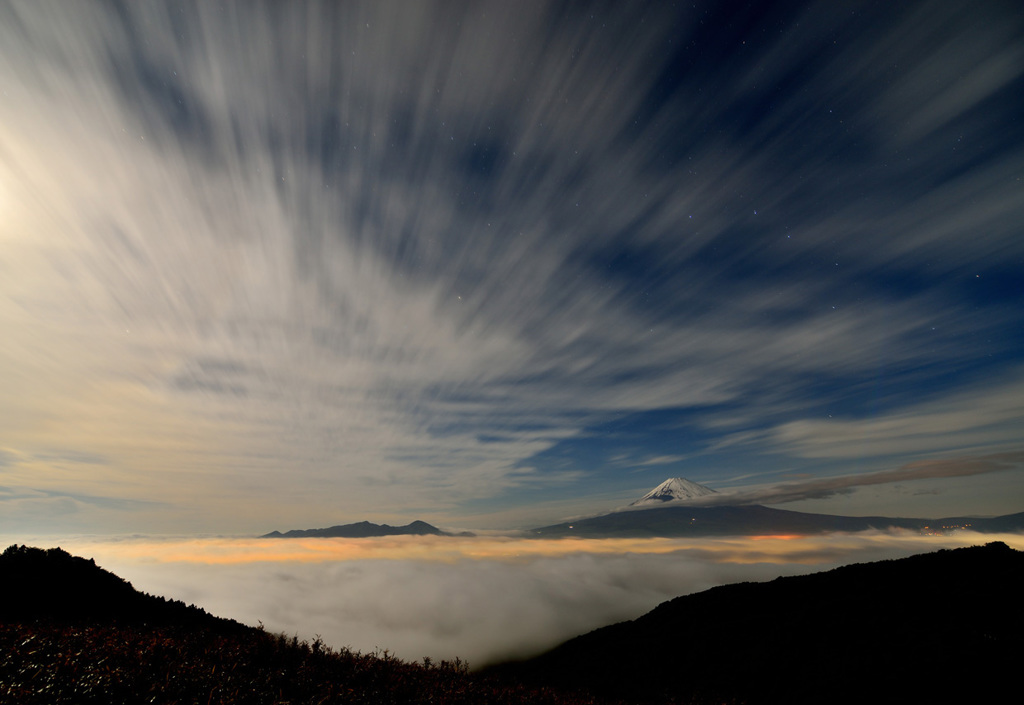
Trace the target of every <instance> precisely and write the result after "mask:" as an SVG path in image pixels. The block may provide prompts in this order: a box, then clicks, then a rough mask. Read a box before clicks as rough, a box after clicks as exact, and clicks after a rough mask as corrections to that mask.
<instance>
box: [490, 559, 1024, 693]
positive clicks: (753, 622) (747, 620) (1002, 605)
mask: <svg viewBox="0 0 1024 705" xmlns="http://www.w3.org/2000/svg"><path fill="white" fill-rule="evenodd" d="M1021 595H1024V553H1022V552H1020V551H1015V550H1012V549H1010V548H1009V547H1007V546H1006V545H1005V544H1003V543H990V544H987V545H986V546H983V547H981V546H976V547H972V548H962V549H957V550H943V551H938V552H937V553H931V554H922V555H917V556H911V557H909V558H904V559H901V560H892V561H882V562H878V563H868V564H860V565H851V566H846V567H843V568H837V569H835V570H831V571H828V572H825V573H816V574H813V575H807V576H799V577H785V578H778V579H776V580H774V581H771V582H767V583H740V584H734V585H725V586H721V587H717V588H712V589H711V590H707V591H705V592H701V593H697V594H693V595H688V596H684V597H679V598H676V599H674V600H671V601H669V602H665V603H663V604H661V605H660V606H658V607H657V608H656V609H654V610H653V611H651V612H649V613H648V614H646V615H644V616H643V617H640V618H639V619H636V620H633V621H631V622H623V623H620V624H616V625H612V626H609V627H605V628H603V629H598V630H596V631H594V632H591V633H589V634H586V635H584V636H580V637H577V638H575V639H572V640H570V641H568V642H566V643H564V644H562V645H561V646H559V647H557V648H556V649H554V650H553V651H551V652H549V653H547V654H544V655H542V656H540V657H538V658H535V659H532V660H529V661H525V662H520V663H515V664H505V665H502V666H497V667H494V668H492V669H489V671H490V672H491V673H496V674H500V675H501V676H502V677H505V678H518V679H522V680H523V681H524V682H527V683H544V684H545V685H555V686H558V687H569V688H580V689H584V690H587V691H590V692H598V693H601V694H603V695H607V696H612V697H622V698H625V699H628V700H631V701H634V702H701V703H703V702H718V703H721V702H747V703H752V704H753V703H895V702H904V703H954V702H956V703H966V702H979V703H980V702H1008V701H1009V700H1013V699H1016V697H1019V677H1018V671H1019V667H1020V663H1021V659H1022V658H1024V603H1022V601H1021ZM1014 692H1016V693H1018V695H1017V696H1012V695H1010V694H1011V693H1014Z"/></svg>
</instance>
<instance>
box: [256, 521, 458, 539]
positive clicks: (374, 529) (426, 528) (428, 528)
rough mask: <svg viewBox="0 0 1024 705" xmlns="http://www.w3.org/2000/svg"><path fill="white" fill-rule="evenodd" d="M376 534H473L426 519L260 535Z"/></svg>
mask: <svg viewBox="0 0 1024 705" xmlns="http://www.w3.org/2000/svg"><path fill="white" fill-rule="evenodd" d="M374 536H473V534H472V533H470V532H468V531H464V532H462V533H458V534H453V533H449V532H447V531H441V530H440V529H438V528H437V527H436V526H432V525H430V524H428V523H427V522H425V521H418V520H417V521H414V522H411V523H409V524H406V525H405V526H390V525H389V524H374V523H373V522H369V521H360V522H356V523H354V524H341V525H338V526H329V527H327V528H326V529H292V530H291V531H286V532H284V533H281V532H280V531H271V532H270V533H269V534H264V535H263V536H260V538H261V539H298V538H347V539H362V538H370V537H374Z"/></svg>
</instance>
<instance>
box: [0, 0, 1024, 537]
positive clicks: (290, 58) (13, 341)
mask: <svg viewBox="0 0 1024 705" xmlns="http://www.w3.org/2000/svg"><path fill="white" fill-rule="evenodd" d="M794 7H795V8H796V9H795V10H793V11H791V10H790V9H789V8H788V6H787V7H785V8H783V7H781V6H780V7H773V9H772V10H771V13H770V14H772V16H773V17H774V16H776V15H777V19H778V20H779V22H778V26H779V27H780V28H782V31H781V32H780V31H778V30H776V29H774V28H773V29H772V31H771V32H764V33H760V34H759V33H757V32H754V33H752V34H750V35H749V36H748V35H746V34H744V31H743V30H742V29H740V28H739V26H737V27H734V26H733V24H732V23H728V22H725V21H723V20H722V18H720V17H718V16H717V15H716V14H715V12H720V11H721V10H716V9H715V7H713V6H708V7H707V8H704V9H705V10H707V11H708V12H710V13H711V14H709V15H707V16H706V17H705V16H704V15H699V14H697V13H696V12H695V11H691V9H689V8H683V9H672V8H668V7H663V6H662V5H661V4H658V3H653V4H649V5H644V6H642V7H639V8H638V7H633V6H622V7H610V8H603V9H602V10H601V12H600V13H590V12H580V11H577V10H576V9H573V8H564V9H559V8H557V7H556V6H554V5H551V4H547V3H530V4H528V5H526V6H519V5H516V6H515V7H512V6H510V5H508V4H507V3H480V4H474V5H473V6H471V7H459V6H454V5H451V4H449V3H440V2H439V3H430V2H423V3H417V4H416V6H415V7H409V6H408V4H405V3H402V4H394V3H388V2H374V3H344V4H335V5H328V6H315V5H312V4H307V3H289V4H288V5H287V6H282V7H273V8H272V7H271V6H269V5H237V6H236V5H229V6H214V5H206V4H199V5H196V6H194V7H189V8H183V7H179V6H176V5H171V4H163V3H152V4H146V5H136V4H127V5H123V6H116V7H115V6H112V5H107V4H97V3H81V4H76V5H74V6H72V7H67V6H60V7H57V6H55V5H51V4H46V3H12V4H7V5H4V6H3V8H2V9H0V13H2V18H3V19H2V21H0V47H2V48H0V78H2V83H3V100H2V101H0V216H2V217H0V246H2V249H3V255H2V256H0V282H2V284H0V325H2V326H3V330H4V331H5V335H4V336H3V337H4V340H3V342H2V343H0V376H2V377H3V379H4V380H5V384H4V385H3V388H2V389H0V428H3V429H4V434H5V435H4V436H3V438H2V439H0V441H2V442H3V444H4V447H5V448H10V449H11V451H12V452H15V453H17V454H18V455H19V457H22V456H24V457H29V456H32V457H36V462H35V464H34V465H31V466H29V465H28V464H22V463H14V464H8V465H7V466H5V469H4V478H5V479H4V481H5V482H7V483H8V484H11V485H19V486H34V487H40V488H43V489H47V490H52V491H57V490H58V489H60V488H64V490H66V491H73V492H77V493H80V494H82V495H83V496H84V495H97V496H99V495H102V494H104V491H101V490H100V489H99V487H100V486H103V487H110V486H117V487H119V488H120V490H119V492H121V493H122V494H123V496H124V497H125V498H126V499H137V500H140V501H141V500H146V499H149V498H153V497H160V498H162V500H166V501H168V502H169V503H172V504H175V505H176V506H177V507H178V509H179V510H180V511H183V512H187V513H189V516H190V517H191V516H194V515H193V514H191V513H190V512H192V511H193V509H194V510H195V511H196V512H199V513H202V512H201V507H204V506H205V507H206V508H208V509H210V510H211V511H208V512H207V516H208V519H207V520H206V521H208V522H209V523H208V524H204V525H203V526H202V527H201V528H211V529H212V528H215V526H214V525H215V524H216V523H217V521H219V520H220V519H218V518H223V520H224V521H226V522H242V524H244V525H245V527H246V528H253V529H256V528H257V527H256V526H254V525H253V526H251V527H250V524H255V522H257V521H260V522H262V521H264V520H263V519H262V518H260V519H258V520H257V519H255V518H253V512H252V510H251V507H252V506H254V503H255V504H258V505H259V506H260V512H261V513H262V514H263V515H267V514H273V515H274V516H275V523H278V522H290V523H296V522H299V521H305V520H307V519H308V518H309V517H312V516H321V517H329V516H331V517H333V516H337V515H338V514H339V513H345V514H348V515H352V513H355V512H364V511H367V510H366V508H367V507H368V506H371V505H372V506H373V507H374V508H375V511H379V512H381V514H378V515H376V516H377V518H379V519H384V518H387V517H388V516H390V515H394V514H402V513H408V512H411V511H418V510H421V509H424V508H426V509H429V510H431V511H434V512H439V513H455V512H458V511H461V510H462V509H461V508H463V507H464V505H465V503H466V502H469V501H473V500H478V499H482V498H488V497H495V496H500V495H502V493H506V492H512V491H517V490H521V489H523V488H530V487H534V488H542V487H549V486H557V485H559V484H560V483H564V480H565V479H566V478H567V477H577V476H578V475H573V474H572V473H568V472H567V473H566V474H561V475H560V474H558V473H557V472H555V471H553V470H545V469H544V468H541V467H540V466H539V465H538V464H537V463H534V462H531V459H533V458H536V456H537V455H538V454H540V453H542V452H543V451H545V450H548V449H550V448H552V447H554V446H555V445H556V444H557V443H559V442H561V441H563V440H565V439H567V438H574V437H577V436H583V435H585V434H586V431H587V429H588V428H590V427H592V426H593V424H595V423H599V422H603V421H606V420H607V419H608V418H613V417H616V416H621V415H628V414H631V413H638V412H644V411H648V410H652V409H662V408H704V407H708V406H713V405H722V404H731V405H733V406H734V407H735V406H743V407H745V408H746V409H747V410H748V413H749V414H750V415H752V416H758V415H767V414H770V413H771V412H772V411H773V410H776V409H777V408H778V406H779V405H780V404H782V403H783V400H785V405H786V408H787V410H788V413H789V414H790V417H789V418H788V420H787V421H786V422H785V423H780V424H778V425H777V427H776V428H775V429H774V430H773V431H772V432H771V434H770V436H771V438H772V439H773V440H774V441H775V442H776V444H777V445H776V447H780V448H781V447H783V446H784V447H786V448H788V449H789V450H791V451H792V452H793V453H794V454H795V455H796V457H799V458H812V457H814V458H816V457H823V454H831V455H829V457H833V456H834V455H842V454H843V449H844V448H845V449H847V455H849V454H853V453H856V450H855V446H856V441H855V437H856V436H857V434H858V433H859V432H861V431H864V430H867V431H868V432H869V433H870V434H873V435H875V436H887V435H888V436H891V437H892V439H893V441H892V448H891V450H892V452H903V451H906V450H907V449H908V448H909V447H910V445H913V447H914V449H915V450H916V451H918V452H927V451H929V450H931V449H934V448H940V449H941V450H946V449H948V448H949V447H951V446H950V444H948V443H947V442H946V441H944V440H943V438H945V437H946V432H945V431H938V432H932V433H928V432H927V430H926V429H927V426H928V424H930V423H933V422H934V423H938V424H940V425H941V426H942V427H943V428H946V427H947V426H948V425H950V424H955V423H956V422H957V421H958V420H959V417H958V418H953V416H952V415H950V416H943V415H941V414H939V415H935V414H938V412H935V413H934V414H932V415H929V414H928V413H926V414H925V415H924V416H922V417H919V418H916V419H910V418H907V419H906V420H905V421H904V422H900V421H897V418H898V412H893V413H892V414H890V415H888V416H887V417H886V418H887V421H884V422H879V421H871V420H865V419H863V418H861V419H854V420H851V421H849V424H848V425H847V426H846V427H845V429H846V430H845V431H841V430H840V427H839V426H837V425H826V424H824V423H823V422H819V421H816V420H814V418H815V415H816V414H817V408H818V407H820V405H821V403H822V401H823V400H833V401H834V402H835V403H836V404H838V405H842V404H844V403H845V402H846V401H847V396H848V394H849V392H848V391H847V390H849V389H851V388H854V387H856V385H857V384H859V383H862V382H863V381H864V380H865V379H867V378H871V379H879V378H881V375H882V374H883V373H881V372H880V370H884V380H885V385H886V388H887V389H888V390H889V397H888V398H889V399H890V402H891V407H892V408H904V407H907V406H908V405H910V400H911V399H913V398H914V397H915V395H916V394H917V393H918V392H919V391H920V389H921V388H922V387H924V386H929V387H931V386H934V387H935V388H936V391H937V392H945V393H946V396H949V395H952V394H953V393H954V392H955V391H956V389H957V385H958V384H959V382H958V380H956V379H951V378H950V377H951V371H953V370H958V369H963V368H978V367H980V366H984V365H988V364H991V365H993V369H996V370H997V371H1000V374H1002V372H1001V370H1002V369H1003V368H1002V367H999V366H1000V365H1005V364H1007V363H1006V360H1007V358H1009V357H1012V356H1013V355H1015V354H1016V353H1015V352H1014V351H1015V350H1019V345H1018V343H1019V339H1018V338H1016V337H1014V335H1013V334H1012V333H1009V332H1008V331H1010V330H1013V329H1014V328H1018V329H1019V327H1020V326H1019V324H1020V320H1021V319H1020V308H1019V305H1018V303H1019V302H1018V301H1017V300H1016V299H1014V298H1013V296H1012V295H1010V294H1005V293H1002V294H998V295H995V294H992V291H993V290H992V289H985V288H984V287H987V286H991V285H990V284H989V283H988V282H989V281H990V280H989V279H987V278H976V277H975V275H976V274H978V273H979V272H981V273H982V274H984V275H985V276H986V277H987V276H988V274H989V272H990V270H995V269H999V268H1000V267H1002V266H1003V265H1004V263H1005V262H1008V261H1012V260H1013V258H1014V257H1019V256H1020V255H1021V253H1022V249H1021V248H1022V244H1021V242H1022V241H1021V239H1020V238H1019V237H1018V228H1019V225H1018V224H1019V223H1020V222H1021V221H1022V220H1024V198H1022V196H1021V190H1020V188H1019V184H1018V183H1017V182H1016V181H1015V180H1014V179H1015V178H1016V177H1015V176H1014V175H1015V174H1017V173H1018V172H1019V168H1018V167H1019V164H1020V162H1021V158H1022V155H1024V151H1022V150H1024V147H1022V145H1021V142H1020V140H1019V139H1015V138H1014V137H1013V135H1014V134H1015V133H1016V131H1015V130H1012V129H1002V128H1003V126H1004V122H1005V121H1006V120H1008V119H1009V117H1010V116H1011V114H1013V110H1012V109H1009V108H1007V107H1005V104H1004V102H1002V100H1003V97H1004V94H1005V93H1006V92H1008V91H1012V90H1013V87H1014V86H1015V85H1016V84H1017V82H1019V80H1020V76H1021V74H1022V69H1021V67H1022V66H1024V62H1021V61H1018V60H1017V59H1019V58H1020V47H1019V42H1017V41H1016V40H1015V37H1017V36H1018V33H1019V31H1020V29H1021V24H1020V18H1019V17H1018V16H1016V15H1014V14H1013V13H1010V12H1007V11H1004V10H1001V9H1000V8H999V7H997V6H996V5H989V6H985V7H983V8H976V7H975V6H974V5H973V4H969V3H963V4H959V5H957V4H954V6H951V7H952V8H953V9H947V8H945V7H944V8H941V9H937V10H936V9H934V8H931V7H930V5H929V4H926V3H916V4H912V5H911V6H909V7H907V8H897V9H889V8H875V9H872V10H865V11H864V13H863V14H861V15H859V16H858V17H857V18H855V19H854V20H850V19H849V18H848V17H847V14H846V13H845V12H841V11H840V10H838V9H836V8H829V7H826V6H821V5H819V4H808V5H807V6H806V7H804V8H802V9H801V8H799V7H798V6H794ZM964 13H971V17H972V18H974V21H972V22H971V23H970V25H969V29H967V30H964V29H963V22H961V20H962V18H963V16H964ZM798 20H799V21H798ZM709 27H711V28H714V29H713V31H712V30H709V29H708V28H709ZM773 27H774V25H773ZM879 28H880V29H879ZM876 29H879V31H876ZM687 46H696V47H697V49H698V50H696V51H694V52H689V51H688V50H687V48H686V47H687ZM652 57H655V58H654V59H652ZM993 276H994V275H993ZM977 292H988V293H977ZM979 306H981V308H982V311H983V315H979V314H978V311H979ZM989 355H994V357H993V358H989V357H988V356H989ZM1007 398H1009V397H1007ZM1004 411H1005V413H1004V414H1003V416H1002V417H1000V418H1001V419H1002V421H1000V422H999V424H1001V425H998V428H997V429H995V430H994V431H993V432H992V433H991V434H989V433H988V431H987V430H984V429H981V428H980V425H978V424H975V426H973V428H975V429H976V430H977V431H978V433H976V434H975V435H972V436H970V438H968V436H967V434H966V432H963V433H962V434H961V439H960V443H961V445H964V444H971V445H973V446H976V447H978V448H980V449H984V447H985V446H986V444H988V445H993V446H998V445H1000V444H1002V443H1005V442H1006V439H1007V437H1006V433H1005V431H1006V429H1007V428H1009V427H1010V426H1011V425H1012V424H1014V423H1016V421H1015V419H1019V413H1018V411H1015V410H1014V409H1013V408H1010V407H1009V406H1006V408H1005V409H1004ZM949 413H950V414H953V413H954V412H949ZM1014 414H1018V415H1017V416H1014ZM947 422H948V423H947ZM900 423H905V424H906V425H907V427H908V428H909V427H910V426H914V427H915V428H920V429H922V432H921V433H922V435H921V436H920V437H919V442H916V444H910V445H908V443H907V441H906V434H901V431H900V430H899V428H897V427H898V426H899V425H900ZM872 424H875V425H872ZM886 424H888V426H886ZM708 427H709V428H710V426H708ZM735 430H736V429H735V428H733V429H730V431H733V432H735ZM986 434H988V435H986ZM837 435H839V436H843V437H844V438H845V440H843V439H842V438H840V439H838V440H839V442H838V443H836V444H833V445H829V444H828V443H826V441H825V440H824V439H826V438H831V439H832V440H837V438H836V436H837ZM56 439H60V443H59V445H60V446H61V447H72V448H76V449H80V452H81V453H83V454H87V455H95V456H97V457H102V458H104V459H105V460H106V461H107V462H106V463H105V464H104V466H103V467H102V468H101V469H98V470H97V472H95V473H91V474H88V475H87V474H84V473H78V474H75V473H74V472H71V471H68V470H67V469H66V468H65V469H61V468H58V467H55V464H54V463H48V462H47V461H46V460H45V459H44V458H42V457H41V456H40V453H43V450H42V449H44V448H46V447H54V446H55V445H58V444H57V443H56ZM828 448H832V449H833V450H828ZM878 448H879V450H878V452H879V453H885V452H888V451H889V450H890V446H889V445H887V444H886V443H884V442H883V443H882V444H881V445H879V446H878ZM690 450H691V449H689V448H686V449H678V452H677V451H666V452H664V453H662V452H661V451H658V455H663V456H664V457H677V456H681V455H684V454H689V451H690ZM655 459H656V458H655ZM653 462H654V459H652V460H648V463H653ZM575 472H577V473H578V472H580V471H579V470H577V471H575ZM584 475H585V473H584ZM33 477H34V478H35V480H34V481H33V480H32V479H31V478H33ZM69 483H70V484H69ZM385 486H386V488H387V489H386V490H383V489H381V488H382V487H385ZM68 488H71V489H68ZM214 507H216V508H217V509H216V511H213V508H214ZM247 508H249V509H247ZM231 525H232V526H237V524H231ZM224 526H228V524H224ZM125 528H126V527H125Z"/></svg>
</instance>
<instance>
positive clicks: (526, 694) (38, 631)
mask: <svg viewBox="0 0 1024 705" xmlns="http://www.w3.org/2000/svg"><path fill="white" fill-rule="evenodd" d="M143 702H145V703H203V704H207V703H210V704H216V703H221V704H223V705H228V704H229V703H230V704H245V705H248V704H253V705H263V704H267V705H270V704H280V705H284V704H285V703H292V704H296V705H297V704H298V703H322V704H324V705H328V704H331V703H345V704H353V705H359V704H365V705H381V704H384V705H386V704H388V703H394V704H396V705H397V704H398V703H439V704H448V705H470V704H476V703H497V704H499V705H502V704H504V705H524V704H525V703H548V704H549V705H583V704H587V703H589V704H595V705H596V704H597V703H602V702H607V701H604V700H599V699H597V698H593V697H585V698H584V697H573V696H570V695H564V694H559V693H556V692H553V691H550V690H546V689H543V688H524V687H521V686H518V685H516V684H505V683H501V682H497V681H495V680H493V679H488V678H484V677H479V676H474V675H471V674H469V673H468V672H467V669H466V667H465V664H462V663H460V662H454V663H441V664H436V665H435V664H430V663H424V664H411V663H405V662H402V661H399V660H398V659H395V658H393V657H391V656H389V655H387V654H386V653H383V654H359V653H353V652H350V651H347V650H342V651H340V652H337V651H332V650H331V649H329V648H328V647H326V646H324V645H323V644H322V643H320V642H319V641H314V642H313V643H312V644H308V643H304V642H300V641H298V640H297V639H295V638H292V639H288V638H286V637H284V636H280V635H273V634H269V633H266V632H264V631H263V630H262V629H254V628H252V627H247V626H244V625H241V624H239V623H237V622H233V621H230V620H224V619H219V618H216V617H213V616H211V615H209V614H207V613H206V612H204V611H203V610H200V609H198V608H196V607H191V606H186V605H184V604H182V603H181V602H174V601H168V600H165V599H163V598H160V597H153V596H150V595H145V594H143V593H139V592H137V591H136V590H134V589H133V588H132V586H131V585H130V584H129V583H127V582H125V581H124V580H122V579H121V578H119V577H117V576H116V575H114V574H112V573H110V572H108V571H105V570H103V569H101V568H99V567H97V566H96V565H95V564H94V563H93V562H92V561H87V560H85V559H83V558H78V557H75V556H71V555H69V554H68V553H66V552H64V551H62V550H60V549H49V550H42V549H38V548H27V547H24V546H20V547H19V546H12V547H10V548H8V549H7V550H6V551H5V552H4V553H3V554H2V555H0V703H17V704H19V705H22V704H24V705H34V704H37V703H38V704H39V705H59V704H64V703H67V704H68V705H71V704H75V705H78V704H90V703H95V704H96V705H99V704H101V703H102V704H103V705H118V704H122V703H123V704H124V705H129V704H134V703H143Z"/></svg>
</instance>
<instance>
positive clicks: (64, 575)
mask: <svg viewBox="0 0 1024 705" xmlns="http://www.w3.org/2000/svg"><path fill="white" fill-rule="evenodd" d="M40 619H43V620H54V621H60V622H75V623H80V622H94V621H109V620H116V621H118V622H121V623H147V624H175V625H192V626H204V627H215V628H217V629H219V630H227V631H233V630H234V631H237V630H240V629H247V628H248V627H245V626H243V625H241V624H239V623H238V622H235V621H233V620H229V619H221V618H220V617H214V616H213V615H211V614H209V613H207V612H206V611H205V610H203V609H200V608H199V607H196V606H194V605H188V606H186V605H185V603H183V602H179V601H176V600H167V599H166V598H163V597H154V596H152V595H148V594H146V593H142V592H138V591H137V590H136V589H135V588H134V587H132V584H131V583H129V582H127V581H126V580H123V579H122V578H119V577H118V576H116V575H114V574H113V573H111V572H110V571H107V570H104V569H103V568H100V567H99V566H97V565H96V563H95V561H93V560H91V559H90V560H86V559H84V558H79V557H77V556H72V555H71V554H70V553H68V552H67V551H64V550H62V549H60V548H50V549H41V548H32V547H29V546H10V547H9V548H8V549H7V550H5V551H4V552H3V554H0V622H25V621H32V620H40Z"/></svg>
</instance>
